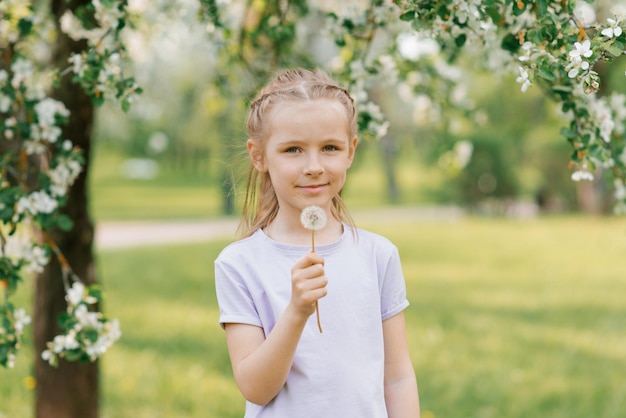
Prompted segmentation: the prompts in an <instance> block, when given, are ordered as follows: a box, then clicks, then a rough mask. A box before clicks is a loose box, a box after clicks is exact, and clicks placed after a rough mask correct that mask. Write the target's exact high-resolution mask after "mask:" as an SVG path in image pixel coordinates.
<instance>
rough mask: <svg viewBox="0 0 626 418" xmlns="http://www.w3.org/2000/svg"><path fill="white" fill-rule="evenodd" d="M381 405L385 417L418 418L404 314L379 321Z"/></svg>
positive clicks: (418, 408)
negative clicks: (382, 362)
mask: <svg viewBox="0 0 626 418" xmlns="http://www.w3.org/2000/svg"><path fill="white" fill-rule="evenodd" d="M383 336H384V339H385V402H386V404H387V413H388V414H389V418H419V416H420V404H419V396H418V393H417V382H416V380H415V371H414V370H413V364H412V363H411V357H410V356H409V349H408V344H407V340H406V326H405V322H404V313H403V312H401V313H399V314H397V315H394V316H392V317H391V318H389V319H387V320H385V321H383Z"/></svg>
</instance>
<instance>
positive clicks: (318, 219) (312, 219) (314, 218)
mask: <svg viewBox="0 0 626 418" xmlns="http://www.w3.org/2000/svg"><path fill="white" fill-rule="evenodd" d="M300 222H302V226H304V227H305V228H306V229H309V230H313V231H317V230H320V229H322V228H323V227H324V225H326V212H324V209H322V208H320V207H319V206H308V207H306V208H304V209H302V213H301V214H300Z"/></svg>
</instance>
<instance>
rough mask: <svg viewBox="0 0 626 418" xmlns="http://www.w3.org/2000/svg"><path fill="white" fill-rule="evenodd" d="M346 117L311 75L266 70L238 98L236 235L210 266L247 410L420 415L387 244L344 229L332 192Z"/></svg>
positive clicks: (347, 128) (340, 176) (341, 166)
mask: <svg viewBox="0 0 626 418" xmlns="http://www.w3.org/2000/svg"><path fill="white" fill-rule="evenodd" d="M356 120H357V112H356V109H355V107H354V102H353V100H352V98H351V96H350V94H349V93H348V91H346V90H345V89H343V88H341V87H339V86H338V85H337V84H335V83H334V82H333V81H332V80H331V79H330V78H328V76H327V75H326V74H324V73H323V72H321V71H319V70H317V71H312V72H311V71H307V70H303V69H294V70H287V71H285V72H283V73H281V74H279V75H278V76H277V77H276V78H275V79H274V80H273V81H271V82H270V83H269V85H268V86H267V87H266V88H265V89H263V90H262V91H261V92H260V93H259V95H258V96H257V98H256V99H255V100H254V101H253V102H252V104H251V106H250V112H249V115H248V123H247V127H248V135H249V139H248V141H247V148H248V154H249V156H250V161H251V167H250V172H249V175H248V184H247V190H246V199H245V203H244V211H243V212H244V219H243V221H242V227H243V230H244V233H245V237H244V238H243V239H241V240H240V241H237V242H235V243H233V244H231V245H229V246H228V247H226V248H225V249H224V250H223V251H222V252H221V254H220V255H219V257H218V258H217V260H216V261H215V282H216V289H217V298H218V302H219V306H220V324H221V325H222V326H223V327H224V329H225V330H226V341H227V345H228V352H229V355H230V359H231V362H232V367H233V374H234V377H235V381H236V383H237V385H238V387H239V389H240V390H241V393H242V394H243V396H244V397H245V398H246V400H247V402H246V415H245V416H246V418H253V417H259V418H260V417H263V418H265V417H281V418H307V417H310V418H334V417H338V418H383V417H389V418H409V417H410V418H416V417H419V400H418V394H417V383H416V380H415V372H414V370H413V366H412V364H411V359H410V357H409V352H408V347H407V341H406V332H405V321H404V314H403V310H404V309H405V308H406V307H407V306H408V301H407V299H406V290H405V284H404V278H403V275H402V269H401V266H400V260H399V256H398V252H397V249H396V247H395V246H394V245H393V244H392V243H391V242H390V241H388V240H387V239H385V238H383V237H381V236H379V235H376V234H373V233H371V232H367V231H364V230H358V231H357V229H356V228H355V227H354V223H353V222H352V220H351V218H350V217H349V215H348V214H347V211H346V208H345V206H344V205H343V202H342V200H341V197H340V195H341V189H342V187H343V185H344V182H345V179H346V173H347V170H348V168H349V167H350V165H351V164H352V159H353V158H354V153H355V150H356V147H357V133H356V130H357V127H356V125H357V122H356ZM312 205H315V206H319V207H320V208H322V209H323V210H324V211H325V213H326V215H327V216H326V217H327V219H328V222H327V223H326V224H325V226H324V227H323V228H322V229H320V230H318V231H316V232H315V251H312V250H311V233H310V231H307V230H306V229H305V228H304V227H303V226H302V224H301V222H300V214H301V211H302V209H303V208H305V207H307V206H312ZM316 306H318V307H319V313H320V315H321V323H322V326H323V333H321V332H320V331H321V330H322V329H320V330H318V325H317V322H316V319H315V315H312V314H313V313H314V312H315V309H316Z"/></svg>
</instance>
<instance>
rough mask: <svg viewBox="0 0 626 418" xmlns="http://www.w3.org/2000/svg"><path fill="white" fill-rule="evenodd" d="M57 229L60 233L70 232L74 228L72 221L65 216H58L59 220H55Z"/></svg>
mask: <svg viewBox="0 0 626 418" xmlns="http://www.w3.org/2000/svg"><path fill="white" fill-rule="evenodd" d="M57 227H58V228H59V229H60V230H61V231H66V232H67V231H71V230H72V228H73V227H74V221H72V219H71V218H70V217H69V216H67V215H60V216H59V219H57Z"/></svg>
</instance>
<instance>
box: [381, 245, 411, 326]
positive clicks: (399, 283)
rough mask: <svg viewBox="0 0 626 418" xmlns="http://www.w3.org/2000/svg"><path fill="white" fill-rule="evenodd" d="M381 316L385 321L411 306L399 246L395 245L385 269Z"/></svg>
mask: <svg viewBox="0 0 626 418" xmlns="http://www.w3.org/2000/svg"><path fill="white" fill-rule="evenodd" d="M380 301H381V304H380V309H381V312H380V314H381V318H382V320H383V321H384V320H385V319H389V318H391V317H392V316H394V315H396V314H398V313H400V312H401V311H403V310H404V309H405V308H406V307H407V306H409V301H408V299H407V297H406V284H405V282H404V274H403V273H402V264H401V262H400V255H399V254H398V250H397V248H395V247H394V249H393V251H392V252H391V254H390V255H389V259H388V262H387V265H386V268H385V269H384V274H383V278H382V282H381V290H380Z"/></svg>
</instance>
